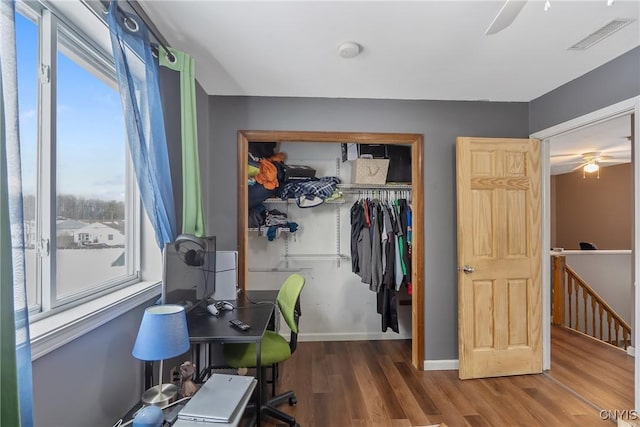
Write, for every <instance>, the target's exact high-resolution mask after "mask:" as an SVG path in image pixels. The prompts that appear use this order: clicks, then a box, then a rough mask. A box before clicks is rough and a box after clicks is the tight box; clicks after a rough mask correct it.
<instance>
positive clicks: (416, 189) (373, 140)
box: [237, 131, 424, 370]
mask: <svg viewBox="0 0 640 427" xmlns="http://www.w3.org/2000/svg"><path fill="white" fill-rule="evenodd" d="M252 142H280V143H295V144H298V143H299V144H305V143H306V144H312V143H313V144H318V143H320V144H323V143H329V144H340V143H355V144H385V145H387V144H388V145H405V146H409V147H410V148H411V183H410V189H411V190H410V191H411V201H412V216H413V222H412V249H411V284H412V295H411V360H412V364H413V366H414V367H415V368H416V369H418V370H423V369H424V296H423V280H424V271H423V265H424V262H423V259H424V250H423V248H424V243H423V238H424V232H423V229H424V201H423V194H424V191H423V176H424V175H423V137H422V135H420V134H405V133H362V132H304V131H238V230H237V236H238V256H239V260H238V262H239V271H238V282H239V286H240V287H241V288H244V289H251V283H249V249H250V248H249V201H248V196H249V193H248V183H247V177H248V160H249V143H252ZM307 210H308V209H307ZM342 252H343V253H346V254H348V253H349V249H348V248H343V250H342ZM336 256H337V257H338V262H340V261H339V259H340V254H336ZM344 262H345V263H348V262H350V261H348V260H345V261H344ZM389 333H393V332H389Z"/></svg>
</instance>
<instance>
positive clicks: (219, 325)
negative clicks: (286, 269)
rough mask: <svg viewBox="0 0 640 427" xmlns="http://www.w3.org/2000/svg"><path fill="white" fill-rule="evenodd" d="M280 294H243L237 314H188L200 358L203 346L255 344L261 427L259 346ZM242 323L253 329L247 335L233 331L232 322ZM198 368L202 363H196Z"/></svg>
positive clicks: (199, 309)
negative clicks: (200, 348) (234, 343)
mask: <svg viewBox="0 0 640 427" xmlns="http://www.w3.org/2000/svg"><path fill="white" fill-rule="evenodd" d="M277 295H278V291H277V290H276V291H241V292H240V293H239V294H238V298H237V300H236V301H235V303H234V305H235V306H236V309H235V310H231V311H223V310H221V311H220V314H219V315H218V316H212V315H211V314H209V312H207V310H206V307H205V306H199V307H196V308H194V309H192V310H191V311H189V312H188V313H187V327H188V329H189V339H190V341H191V343H192V344H194V350H195V352H196V354H199V346H200V345H201V344H210V343H215V342H220V343H233V342H236V343H239V342H244V343H247V342H248V343H255V344H256V353H257V355H256V358H257V360H256V366H257V368H256V379H257V380H258V385H257V391H256V397H257V405H256V406H257V410H256V412H257V413H256V415H257V416H256V420H257V425H258V426H259V425H260V407H261V406H262V403H263V389H264V380H263V378H262V376H263V375H262V369H261V367H262V364H261V360H260V355H261V348H260V344H261V341H262V336H263V335H264V332H265V331H266V330H267V327H268V325H269V323H270V322H271V319H272V317H273V315H274V307H275V301H276V297H277ZM233 319H239V320H241V321H243V322H244V323H246V324H248V325H250V326H251V328H250V329H249V330H247V331H241V330H239V329H236V328H234V327H233V326H231V324H230V323H229V321H230V320H233ZM196 365H197V366H198V365H199V362H196Z"/></svg>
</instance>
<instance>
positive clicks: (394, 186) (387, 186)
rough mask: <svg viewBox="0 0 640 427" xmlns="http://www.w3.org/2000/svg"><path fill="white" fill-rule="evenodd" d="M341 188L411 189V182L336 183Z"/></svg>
mask: <svg viewBox="0 0 640 427" xmlns="http://www.w3.org/2000/svg"><path fill="white" fill-rule="evenodd" d="M338 188H339V189H341V190H356V191H357V190H404V191H406V190H411V184H393V183H388V184H383V185H377V184H338Z"/></svg>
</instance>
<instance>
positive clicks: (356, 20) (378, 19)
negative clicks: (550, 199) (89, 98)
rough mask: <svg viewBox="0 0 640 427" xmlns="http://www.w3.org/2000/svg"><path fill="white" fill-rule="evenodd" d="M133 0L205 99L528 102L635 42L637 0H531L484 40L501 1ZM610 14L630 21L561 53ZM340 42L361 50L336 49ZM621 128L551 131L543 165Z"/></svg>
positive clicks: (607, 144) (567, 163)
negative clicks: (185, 62) (184, 62)
mask: <svg viewBox="0 0 640 427" xmlns="http://www.w3.org/2000/svg"><path fill="white" fill-rule="evenodd" d="M138 1H139V3H140V4H141V5H142V7H143V8H144V10H145V12H146V13H147V14H148V15H149V18H150V19H151V20H152V21H153V22H154V24H155V25H156V26H157V28H158V30H159V31H160V32H161V34H162V35H163V36H164V37H165V38H166V39H167V41H168V42H169V44H170V45H171V46H173V47H175V48H177V49H180V50H183V51H185V52H187V53H189V54H190V55H191V56H193V57H194V59H195V62H196V78H197V80H198V82H199V83H200V84H201V85H202V87H203V88H204V90H205V91H206V92H207V93H208V94H209V95H240V96H242V95H244V96H287V97H328V98H381V99H431V100H491V101H517V102H528V101H531V100H532V99H535V98H537V97H539V96H541V95H543V94H545V93H547V92H549V91H551V90H553V89H555V88H557V87H558V86H560V85H562V84H564V83H567V82H569V81H571V80H573V79H575V78H577V77H579V76H581V75H583V74H585V73H587V72H589V71H590V70H592V69H594V68H597V67H598V66H600V65H602V64H604V63H606V62H608V61H610V60H612V59H614V58H616V57H617V56H620V55H622V54H623V53H625V52H627V51H629V50H631V49H633V48H634V47H636V46H639V45H640V27H639V19H638V18H639V15H640V1H638V0H632V1H622V0H615V1H614V3H613V5H611V6H607V1H606V0H590V1H570V0H564V1H560V0H550V4H551V8H550V9H549V10H548V11H546V12H545V11H544V1H540V0H529V1H528V2H527V3H526V4H525V6H524V8H523V9H522V10H521V12H520V14H519V15H518V16H517V17H516V19H515V20H514V22H513V23H512V24H511V25H510V26H509V27H507V28H506V29H504V30H503V31H501V32H499V33H497V34H493V35H491V36H485V35H484V32H485V30H486V29H487V27H488V26H489V24H490V23H491V22H492V21H493V19H494V17H495V16H496V14H497V13H498V11H499V10H500V8H501V7H502V5H503V4H504V1H502V0H500V1H480V0H479V1H301V0H298V1H295V0H290V1H269V0H263V1H238V0H236V1H211V0H209V1H202V0H201V1H189V0H182V1H158V0H138ZM614 18H632V19H635V22H633V23H632V24H630V25H628V26H626V27H625V28H623V29H622V30H620V31H618V32H617V33H614V34H613V35H612V36H611V37H609V38H606V39H604V40H602V41H601V42H599V43H597V44H595V45H593V46H592V47H591V48H589V49H587V50H585V51H571V50H568V47H570V46H572V45H573V44H575V43H576V42H578V41H580V40H582V39H583V38H584V37H586V36H588V35H589V34H591V33H592V32H594V31H595V30H597V29H598V28H600V27H602V26H603V25H604V24H606V23H608V22H609V21H611V20H612V19H614ZM343 41H355V42H357V43H359V44H361V45H362V47H363V51H362V53H361V54H360V55H359V56H357V57H355V58H350V59H346V58H342V57H340V55H339V54H338V50H337V47H338V45H339V44H340V43H341V42H343ZM601 126H602V127H601ZM624 126H626V125H623V124H622V123H621V122H620V121H614V122H613V123H610V124H609V125H608V126H607V125H598V126H596V127H593V128H591V129H589V130H585V131H582V132H574V133H573V134H569V135H564V136H562V137H558V138H554V140H553V143H552V145H551V151H552V155H557V154H573V155H574V156H573V157H571V156H564V157H561V158H560V157H557V158H554V159H553V160H552V169H553V173H564V172H566V171H568V170H570V169H572V168H574V167H575V166H576V163H575V160H576V158H577V159H579V158H580V156H579V154H581V153H584V152H589V151H606V150H617V149H618V148H619V147H620V146H622V145H624V141H623V140H621V139H620V138H622V137H624V136H628V134H629V132H630V131H628V130H626V129H625V127H624ZM595 132H599V133H601V134H600V135H599V137H598V138H597V139H596V138H595V137H594V134H595ZM602 132H606V134H602ZM590 133H591V135H589V134H590ZM627 145H629V146H630V144H627ZM561 161H562V162H564V166H561V165H560V164H561ZM572 162H573V163H572Z"/></svg>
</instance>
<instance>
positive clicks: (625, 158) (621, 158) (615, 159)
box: [598, 157, 631, 163]
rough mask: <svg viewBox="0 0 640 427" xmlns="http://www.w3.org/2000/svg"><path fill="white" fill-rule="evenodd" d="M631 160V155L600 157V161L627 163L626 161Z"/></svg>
mask: <svg viewBox="0 0 640 427" xmlns="http://www.w3.org/2000/svg"><path fill="white" fill-rule="evenodd" d="M630 161H631V157H616V158H613V157H612V158H610V159H600V160H598V163H625V162H630Z"/></svg>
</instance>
